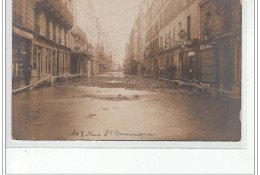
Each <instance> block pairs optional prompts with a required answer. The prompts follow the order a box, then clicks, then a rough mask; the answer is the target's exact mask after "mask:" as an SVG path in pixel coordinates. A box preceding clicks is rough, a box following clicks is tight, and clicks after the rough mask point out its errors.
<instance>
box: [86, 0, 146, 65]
mask: <svg viewBox="0 0 260 175" xmlns="http://www.w3.org/2000/svg"><path fill="white" fill-rule="evenodd" d="M91 2H92V4H93V7H94V9H95V13H96V16H97V17H98V18H99V21H100V22H101V24H102V27H103V30H104V32H105V33H107V34H108V35H109V37H110V38H111V43H112V55H113V60H114V61H115V62H116V63H121V64H122V63H123V60H124V57H125V45H126V43H127V42H128V41H129V36H130V32H131V29H132V27H133V25H134V22H135V19H136V17H137V14H138V9H139V5H140V3H141V0H92V1H91Z"/></svg>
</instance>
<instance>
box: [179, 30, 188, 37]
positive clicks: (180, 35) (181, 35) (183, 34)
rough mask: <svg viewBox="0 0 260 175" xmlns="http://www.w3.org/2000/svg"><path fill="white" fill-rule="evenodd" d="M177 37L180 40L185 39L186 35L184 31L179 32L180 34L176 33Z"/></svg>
mask: <svg viewBox="0 0 260 175" xmlns="http://www.w3.org/2000/svg"><path fill="white" fill-rule="evenodd" d="M178 36H179V37H180V38H181V39H184V38H186V36H187V33H186V32H185V30H180V32H179V33H178Z"/></svg>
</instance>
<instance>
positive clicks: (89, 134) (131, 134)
mask: <svg viewBox="0 0 260 175" xmlns="http://www.w3.org/2000/svg"><path fill="white" fill-rule="evenodd" d="M155 135H156V134H154V133H149V132H148V133H144V132H139V131H137V132H132V131H130V132H121V131H118V130H106V131H104V132H103V133H101V132H94V131H77V130H73V132H72V133H71V134H70V136H76V137H113V136H116V137H120V136H121V137H144V136H150V137H152V136H155Z"/></svg>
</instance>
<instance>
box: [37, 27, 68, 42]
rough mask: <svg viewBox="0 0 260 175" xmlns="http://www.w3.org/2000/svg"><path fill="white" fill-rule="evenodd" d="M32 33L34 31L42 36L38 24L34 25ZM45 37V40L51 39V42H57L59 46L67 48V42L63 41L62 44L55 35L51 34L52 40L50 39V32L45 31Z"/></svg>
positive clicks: (59, 38)
mask: <svg viewBox="0 0 260 175" xmlns="http://www.w3.org/2000/svg"><path fill="white" fill-rule="evenodd" d="M34 31H35V32H36V33H38V34H40V35H42V34H41V27H40V26H39V25H38V24H35V25H34ZM45 37H47V38H49V39H52V40H53V41H55V42H58V43H60V44H63V45H65V46H68V43H67V41H66V40H63V42H62V39H61V37H57V35H56V34H55V33H53V34H52V38H51V32H50V31H49V30H46V31H45Z"/></svg>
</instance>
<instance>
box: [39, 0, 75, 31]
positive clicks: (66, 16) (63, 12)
mask: <svg viewBox="0 0 260 175" xmlns="http://www.w3.org/2000/svg"><path fill="white" fill-rule="evenodd" d="M39 8H44V9H45V10H46V11H48V12H49V13H51V14H52V16H55V17H56V18H58V19H60V21H61V22H62V23H63V24H65V25H67V26H68V27H72V26H73V23H74V21H73V15H72V14H71V12H70V11H69V10H68V9H67V7H66V6H65V5H64V4H63V3H62V1H61V0H44V1H41V2H40V3H39Z"/></svg>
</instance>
